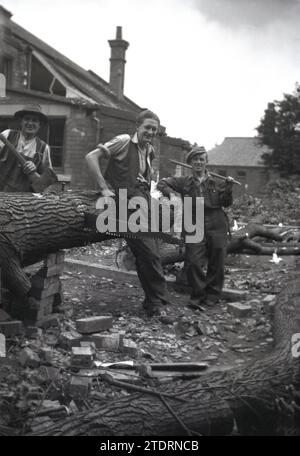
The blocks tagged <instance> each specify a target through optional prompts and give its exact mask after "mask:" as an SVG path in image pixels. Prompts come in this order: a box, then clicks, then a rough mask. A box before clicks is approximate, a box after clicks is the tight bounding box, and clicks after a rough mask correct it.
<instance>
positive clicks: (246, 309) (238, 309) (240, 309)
mask: <svg viewBox="0 0 300 456" xmlns="http://www.w3.org/2000/svg"><path fill="white" fill-rule="evenodd" d="M227 311H228V312H230V313H231V314H233V315H235V316H236V317H238V318H239V317H247V316H248V315H250V314H251V312H252V307H251V306H249V305H247V304H241V303H240V302H231V303H230V304H228V305H227Z"/></svg>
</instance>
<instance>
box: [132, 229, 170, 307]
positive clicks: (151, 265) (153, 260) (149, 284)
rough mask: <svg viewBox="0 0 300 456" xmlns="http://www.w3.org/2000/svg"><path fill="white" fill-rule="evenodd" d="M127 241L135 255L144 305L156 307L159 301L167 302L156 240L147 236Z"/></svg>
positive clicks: (165, 286)
mask: <svg viewBox="0 0 300 456" xmlns="http://www.w3.org/2000/svg"><path fill="white" fill-rule="evenodd" d="M127 243H128V245H129V247H130V249H131V251H132V253H133V254H134V256H135V260H136V271H137V275H138V277H139V279H140V282H141V285H142V288H143V290H144V293H145V304H146V306H148V307H156V306H157V305H160V304H161V303H163V304H165V303H167V301H168V292H167V285H166V280H165V277H164V273H163V269H162V265H161V261H160V255H159V249H158V242H157V240H156V239H153V238H150V237H147V238H144V239H128V240H127Z"/></svg>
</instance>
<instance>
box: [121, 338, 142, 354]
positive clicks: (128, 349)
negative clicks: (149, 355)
mask: <svg viewBox="0 0 300 456" xmlns="http://www.w3.org/2000/svg"><path fill="white" fill-rule="evenodd" d="M122 351H123V353H125V354H126V355H129V356H132V357H135V356H137V354H138V346H137V344H136V343H135V342H133V341H132V340H129V339H124V340H123V347H122Z"/></svg>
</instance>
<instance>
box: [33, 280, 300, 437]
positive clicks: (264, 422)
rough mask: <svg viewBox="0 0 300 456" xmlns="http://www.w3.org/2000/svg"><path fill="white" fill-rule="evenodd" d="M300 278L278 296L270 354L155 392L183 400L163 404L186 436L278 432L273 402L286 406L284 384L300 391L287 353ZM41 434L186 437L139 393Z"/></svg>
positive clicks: (296, 367) (299, 362) (295, 327)
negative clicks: (187, 434)
mask: <svg viewBox="0 0 300 456" xmlns="http://www.w3.org/2000/svg"><path fill="white" fill-rule="evenodd" d="M299 279H300V276H299V274H298V276H295V277H294V278H293V280H291V281H290V282H289V283H287V284H286V288H285V290H283V291H282V292H281V294H280V295H279V296H278V300H277V305H276V308H275V316H274V339H275V344H274V348H273V350H272V352H271V353H269V354H268V355H266V356H265V357H264V358H263V359H257V360H253V361H251V362H250V363H248V364H247V365H245V367H243V368H241V367H236V368H232V369H230V370H225V371H219V372H218V371H211V372H208V373H206V374H203V375H202V376H201V377H199V378H197V379H193V380H177V381H174V382H169V383H167V384H166V383H162V384H161V385H160V386H158V387H157V390H159V391H160V392H162V393H167V394H172V395H175V396H176V397H177V398H179V399H181V400H185V402H181V401H178V400H176V398H174V399H173V398H172V399H169V398H168V399H167V403H168V405H169V406H171V408H172V409H173V411H176V415H177V417H178V418H180V420H181V422H183V423H184V425H185V428H188V429H189V430H190V435H193V433H198V434H199V433H200V434H202V435H215V434H218V435H227V434H230V433H231V432H232V429H233V426H234V422H235V423H236V425H237V427H238V431H239V433H240V434H242V435H254V434H256V435H274V434H278V432H282V430H280V427H279V426H280V424H281V418H282V417H281V415H280V414H278V413H277V411H276V406H275V403H276V399H277V398H278V397H282V398H284V399H285V400H287V401H289V394H288V393H287V390H286V386H287V385H291V384H292V385H293V386H294V387H295V389H296V390H298V391H299V388H300V358H299V357H298V358H296V357H293V355H292V353H293V352H292V350H291V338H292V335H293V334H295V333H299V332H300V281H299ZM298 352H300V351H299V349H298ZM299 354H300V353H299ZM294 356H295V354H294ZM298 425H299V422H298V424H297V421H296V420H293V423H292V425H291V429H288V430H285V432H287V433H288V432H299V427H297V428H296V426H298ZM39 435H97V436H121V435H130V436H133V435H144V436H145V435H146V436H151V435H156V436H159V435H173V436H175V435H184V432H183V427H182V426H181V425H180V423H179V420H178V419H176V418H174V415H173V414H172V413H170V411H169V410H168V408H167V407H166V406H165V405H164V403H163V402H162V401H161V400H160V399H159V398H158V397H155V396H153V395H148V394H141V393H138V394H131V395H129V396H125V397H122V398H121V399H117V400H115V401H113V402H110V403H105V404H103V405H100V406H98V407H95V408H93V409H92V410H90V411H88V412H81V413H78V414H76V415H74V416H72V417H69V418H64V419H63V420H61V421H59V422H56V423H55V424H54V425H53V426H52V427H50V428H48V429H47V430H46V431H45V432H42V433H39Z"/></svg>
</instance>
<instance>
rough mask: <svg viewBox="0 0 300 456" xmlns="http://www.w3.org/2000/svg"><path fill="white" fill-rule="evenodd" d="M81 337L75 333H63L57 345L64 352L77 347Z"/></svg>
mask: <svg viewBox="0 0 300 456" xmlns="http://www.w3.org/2000/svg"><path fill="white" fill-rule="evenodd" d="M81 340H82V335H81V334H79V333H78V332H76V331H63V332H62V333H61V334H60V336H59V345H60V346H61V347H62V348H65V349H66V350H69V349H70V348H72V347H79V346H80V341H81Z"/></svg>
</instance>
